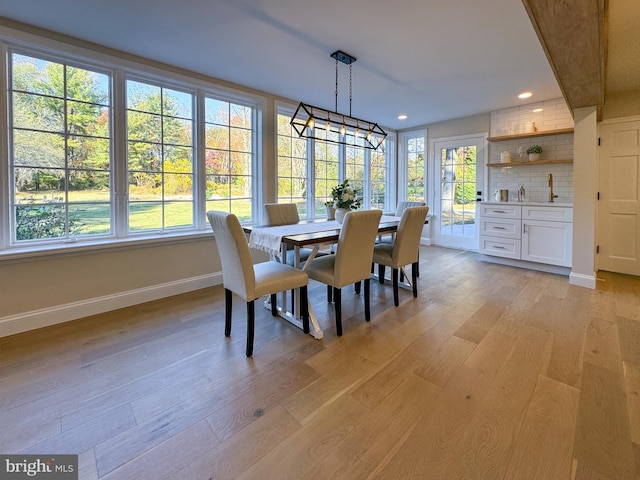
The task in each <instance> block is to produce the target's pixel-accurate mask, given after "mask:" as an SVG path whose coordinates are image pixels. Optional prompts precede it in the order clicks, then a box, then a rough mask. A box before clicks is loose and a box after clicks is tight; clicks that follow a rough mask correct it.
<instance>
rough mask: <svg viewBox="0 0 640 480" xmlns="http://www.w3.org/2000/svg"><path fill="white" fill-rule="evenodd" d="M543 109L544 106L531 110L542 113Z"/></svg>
mask: <svg viewBox="0 0 640 480" xmlns="http://www.w3.org/2000/svg"><path fill="white" fill-rule="evenodd" d="M542 110H544V108H534V109H533V110H531V111H532V112H533V113H540V112H541V111H542Z"/></svg>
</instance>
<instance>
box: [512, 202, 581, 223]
mask: <svg viewBox="0 0 640 480" xmlns="http://www.w3.org/2000/svg"><path fill="white" fill-rule="evenodd" d="M522 219H523V220H547V221H550V222H572V221H573V208H571V207H544V206H537V205H536V206H532V205H526V206H523V207H522Z"/></svg>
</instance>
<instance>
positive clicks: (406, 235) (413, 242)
mask: <svg viewBox="0 0 640 480" xmlns="http://www.w3.org/2000/svg"><path fill="white" fill-rule="evenodd" d="M427 213H429V207H427V206H422V207H408V208H406V209H405V211H404V212H403V213H402V217H401V218H400V224H399V225H398V231H397V232H396V239H395V241H394V242H393V251H392V253H391V258H392V261H393V263H394V264H395V265H408V264H410V263H414V262H417V261H418V250H419V248H420V235H421V234H422V228H423V227H424V221H425V219H426V218H427Z"/></svg>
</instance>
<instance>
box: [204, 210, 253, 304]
mask: <svg viewBox="0 0 640 480" xmlns="http://www.w3.org/2000/svg"><path fill="white" fill-rule="evenodd" d="M207 218H208V219H209V223H210V224H211V228H213V233H214V234H215V236H216V244H217V245H218V253H219V254H220V261H221V262H222V281H223V283H224V288H226V289H228V290H231V291H232V292H233V293H235V294H236V295H239V296H240V297H242V298H244V299H245V300H247V301H251V300H254V299H255V298H256V297H255V285H256V277H255V272H254V270H253V260H252V258H251V251H250V250H249V243H248V242H247V237H246V236H245V234H244V230H242V226H241V225H240V222H239V221H238V217H236V216H235V215H234V214H233V213H227V212H218V211H215V210H211V211H209V212H207Z"/></svg>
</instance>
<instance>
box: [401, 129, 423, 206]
mask: <svg viewBox="0 0 640 480" xmlns="http://www.w3.org/2000/svg"><path fill="white" fill-rule="evenodd" d="M424 139H425V133H424V131H420V132H414V133H407V134H404V135H403V138H402V149H401V152H402V154H401V165H400V168H399V169H400V173H401V175H400V178H401V179H402V180H401V185H400V192H399V194H400V198H399V200H409V201H412V202H426V200H425V171H426V170H425V158H426V151H425V141H424Z"/></svg>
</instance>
